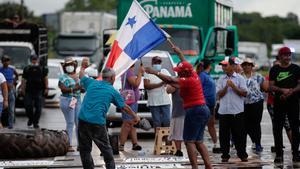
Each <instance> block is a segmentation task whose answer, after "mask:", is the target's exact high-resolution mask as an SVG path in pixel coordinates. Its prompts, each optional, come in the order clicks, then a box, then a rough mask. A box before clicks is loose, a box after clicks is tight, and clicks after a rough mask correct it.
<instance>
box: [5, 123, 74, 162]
mask: <svg viewBox="0 0 300 169" xmlns="http://www.w3.org/2000/svg"><path fill="white" fill-rule="evenodd" d="M0 150H1V151H0V159H12V158H14V159H15V158H41V157H54V156H62V155H65V154H66V153H67V150H68V135H67V133H66V132H65V131H55V130H47V129H41V130H34V129H31V130H19V129H14V130H11V129H10V130H9V129H2V130H0Z"/></svg>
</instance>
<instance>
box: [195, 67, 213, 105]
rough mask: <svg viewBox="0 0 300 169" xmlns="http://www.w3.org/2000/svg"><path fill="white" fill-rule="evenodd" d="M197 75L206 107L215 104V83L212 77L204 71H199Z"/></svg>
mask: <svg viewBox="0 0 300 169" xmlns="http://www.w3.org/2000/svg"><path fill="white" fill-rule="evenodd" d="M199 77H200V79H201V84H202V88H203V93H204V97H205V101H206V105H207V106H208V107H214V106H215V105H216V84H215V81H214V79H213V78H212V77H211V76H210V75H209V74H208V73H207V72H205V71H202V72H200V74H199Z"/></svg>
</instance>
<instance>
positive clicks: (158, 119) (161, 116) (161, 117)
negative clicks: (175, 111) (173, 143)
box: [149, 105, 171, 128]
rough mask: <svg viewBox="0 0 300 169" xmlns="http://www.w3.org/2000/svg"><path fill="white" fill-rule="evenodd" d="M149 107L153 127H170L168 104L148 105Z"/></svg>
mask: <svg viewBox="0 0 300 169" xmlns="http://www.w3.org/2000/svg"><path fill="white" fill-rule="evenodd" d="M149 109H150V112H151V114H152V120H153V128H156V127H170V119H171V111H170V105H163V106H149Z"/></svg>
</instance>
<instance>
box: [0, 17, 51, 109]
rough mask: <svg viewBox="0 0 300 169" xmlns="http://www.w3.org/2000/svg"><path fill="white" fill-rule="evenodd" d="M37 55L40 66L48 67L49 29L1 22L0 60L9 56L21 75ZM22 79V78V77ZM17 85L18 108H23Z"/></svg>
mask: <svg viewBox="0 0 300 169" xmlns="http://www.w3.org/2000/svg"><path fill="white" fill-rule="evenodd" d="M34 54H36V55H37V56H38V57H39V64H40V66H42V67H46V66H47V60H48V35H47V28H46V27H44V26H42V25H38V24H35V23H29V22H20V23H16V22H14V21H11V20H4V21H2V22H0V58H1V57H2V56H3V55H8V56H9V57H10V60H11V65H13V66H14V67H15V68H16V70H17V72H18V73H19V74H20V75H21V74H22V73H23V69H24V67H25V66H27V65H28V64H30V63H31V62H30V56H31V55H34ZM20 77H21V76H20ZM19 86H20V81H19V83H18V84H17V92H16V95H17V97H16V107H23V96H22V95H20V94H19V93H20V91H19V90H18V89H19Z"/></svg>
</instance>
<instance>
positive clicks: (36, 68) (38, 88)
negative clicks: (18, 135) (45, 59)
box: [21, 54, 48, 128]
mask: <svg viewBox="0 0 300 169" xmlns="http://www.w3.org/2000/svg"><path fill="white" fill-rule="evenodd" d="M30 60H31V64H30V65H28V66H26V67H25V68H24V70H23V75H22V84H21V93H22V94H23V95H24V96H25V97H24V106H25V109H26V114H27V116H28V122H27V126H28V127H30V126H31V125H32V124H33V127H34V128H39V119H40V116H41V113H42V106H43V103H42V100H43V96H46V95H48V77H47V75H48V69H47V68H44V67H41V66H40V65H39V59H38V56H37V55H36V54H32V55H31V56H30ZM34 109H35V111H34Z"/></svg>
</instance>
